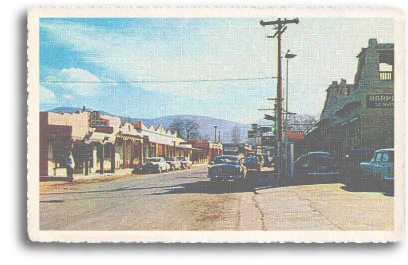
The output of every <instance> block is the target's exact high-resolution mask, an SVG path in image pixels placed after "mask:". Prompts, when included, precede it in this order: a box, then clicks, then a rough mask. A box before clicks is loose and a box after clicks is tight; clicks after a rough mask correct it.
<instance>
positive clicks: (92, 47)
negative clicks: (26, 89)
mask: <svg viewBox="0 0 408 265" xmlns="http://www.w3.org/2000/svg"><path fill="white" fill-rule="evenodd" d="M182 22H183V20H182V21H180V22H179V23H182ZM208 22H210V23H207V20H206V27H205V28H204V29H202V28H200V27H199V26H197V24H195V23H184V24H182V25H183V26H182V27H176V28H169V32H168V34H170V33H172V34H171V36H167V35H166V36H162V35H163V34H166V33H163V32H155V31H152V29H151V28H140V27H139V26H138V27H136V26H135V27H133V28H128V29H126V30H122V31H120V30H118V31H115V32H112V31H107V30H104V29H101V28H92V27H90V26H83V25H81V24H77V23H72V22H68V21H63V22H61V21H53V22H52V23H51V22H44V23H42V24H41V26H42V28H44V29H46V30H47V31H48V32H51V33H52V34H53V35H54V36H55V38H56V39H57V40H58V41H59V42H61V43H63V44H65V45H67V46H69V47H70V48H71V49H73V50H77V51H79V52H81V53H82V54H83V59H85V60H86V61H88V62H90V63H95V62H96V63H98V64H100V65H102V66H103V67H104V68H107V69H110V70H111V71H112V72H114V73H116V74H119V75H120V76H121V77H122V78H123V79H125V80H127V81H129V82H132V81H137V80H155V81H170V80H196V79H205V80H208V79H228V78H248V77H259V76H261V77H266V76H270V63H267V59H265V58H266V56H265V51H266V49H265V45H267V43H266V42H265V38H264V35H265V33H264V32H263V31H261V30H259V29H260V26H259V24H258V22H257V20H256V19H254V20H251V21H248V20H245V19H244V20H242V21H241V20H240V23H241V22H242V24H243V25H241V24H240V23H237V24H239V25H234V24H232V23H231V22H228V21H227V20H223V19H221V20H216V21H214V22H211V20H208ZM129 32H132V33H131V34H130V33H129ZM243 36H245V37H243ZM71 70H72V69H71ZM71 72H74V71H71ZM78 75H79V73H76V72H75V74H74V73H70V75H69V78H70V79H78V78H77V76H78ZM74 77H75V78H74ZM84 77H85V76H84V73H83V75H82V76H81V78H84ZM64 78H66V79H68V77H67V76H65V75H64ZM88 78H89V79H92V78H90V77H88ZM136 84H137V85H140V86H141V87H142V88H143V89H146V90H150V91H157V92H160V93H165V94H172V95H182V96H187V97H194V98H200V99H209V98H215V97H219V95H220V93H228V91H226V90H225V86H226V85H228V86H232V87H235V85H236V84H235V83H229V84H228V83H226V82H205V83H200V82H198V83H196V82H191V83H190V82H187V83H186V82H183V83H136ZM241 84H242V83H241ZM67 88H70V89H72V90H74V91H75V92H76V93H77V94H82V95H91V94H92V93H94V92H96V89H97V88H99V87H96V86H94V85H90V84H87V85H83V86H81V87H79V86H78V85H74V84H70V85H67ZM81 90H82V91H81ZM245 92H246V90H242V91H240V93H245ZM243 96H245V95H244V94H243Z"/></svg>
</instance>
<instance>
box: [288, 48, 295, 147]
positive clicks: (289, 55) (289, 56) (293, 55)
mask: <svg viewBox="0 0 408 265" xmlns="http://www.w3.org/2000/svg"><path fill="white" fill-rule="evenodd" d="M289 52H290V50H288V51H287V52H286V54H285V58H286V117H285V127H286V128H285V132H286V137H285V138H286V141H287V132H288V116H289V109H288V102H289V59H292V58H295V57H296V54H293V53H289Z"/></svg>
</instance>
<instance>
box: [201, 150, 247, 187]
mask: <svg viewBox="0 0 408 265" xmlns="http://www.w3.org/2000/svg"><path fill="white" fill-rule="evenodd" d="M209 164H210V165H211V167H210V168H209V169H208V174H207V177H208V178H210V180H211V181H218V180H219V181H228V180H243V179H245V178H246V173H247V169H246V167H245V166H243V165H242V159H240V158H239V157H238V156H231V155H223V156H217V157H215V158H214V160H213V161H212V162H211V163H209Z"/></svg>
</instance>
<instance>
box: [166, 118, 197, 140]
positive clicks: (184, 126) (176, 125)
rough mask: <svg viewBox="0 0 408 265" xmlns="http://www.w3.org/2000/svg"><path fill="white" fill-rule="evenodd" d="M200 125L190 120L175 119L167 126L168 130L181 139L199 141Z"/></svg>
mask: <svg viewBox="0 0 408 265" xmlns="http://www.w3.org/2000/svg"><path fill="white" fill-rule="evenodd" d="M199 128H200V125H199V124H198V122H197V121H195V120H191V119H179V118H177V119H175V120H174V121H173V122H172V123H171V124H170V126H169V129H170V130H171V131H172V132H173V133H174V132H177V136H178V137H181V138H183V139H200V138H201V137H200V132H199Z"/></svg>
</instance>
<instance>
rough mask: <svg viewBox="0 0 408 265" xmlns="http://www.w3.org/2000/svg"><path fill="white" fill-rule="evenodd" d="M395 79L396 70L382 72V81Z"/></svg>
mask: <svg viewBox="0 0 408 265" xmlns="http://www.w3.org/2000/svg"><path fill="white" fill-rule="evenodd" d="M393 80H394V72H392V71H387V72H380V81H393Z"/></svg>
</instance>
